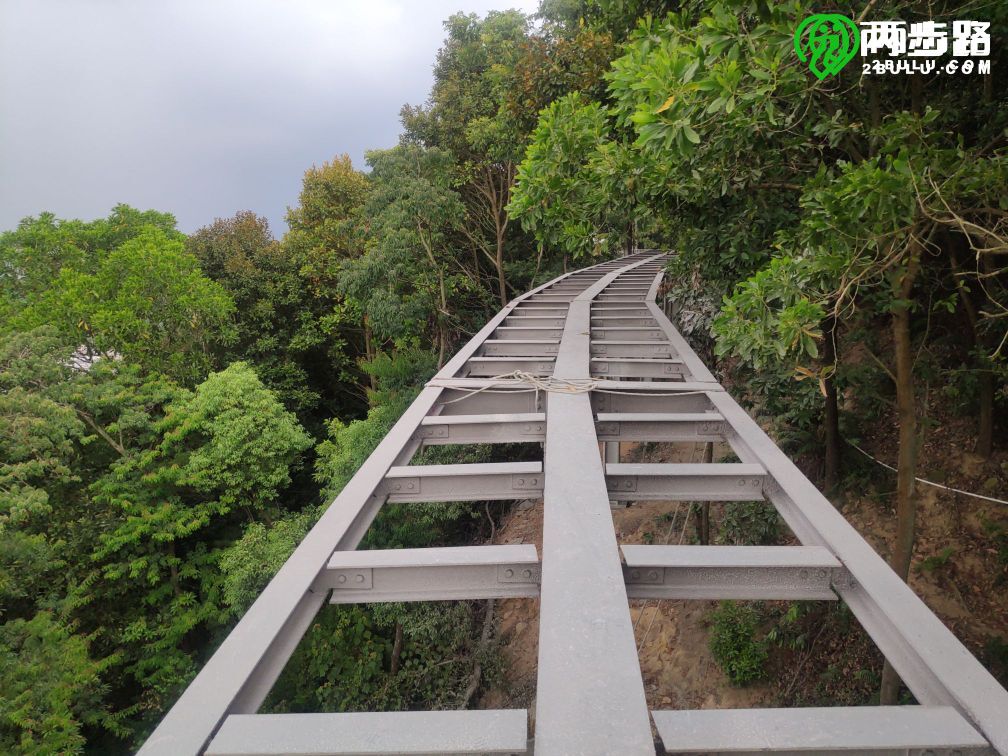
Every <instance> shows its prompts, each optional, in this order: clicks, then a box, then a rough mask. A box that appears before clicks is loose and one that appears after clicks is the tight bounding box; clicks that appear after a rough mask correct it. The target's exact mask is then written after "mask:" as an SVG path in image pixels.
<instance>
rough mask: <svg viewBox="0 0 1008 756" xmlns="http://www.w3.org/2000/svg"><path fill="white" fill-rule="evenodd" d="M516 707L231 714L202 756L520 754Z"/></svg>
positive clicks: (523, 718) (521, 714)
mask: <svg viewBox="0 0 1008 756" xmlns="http://www.w3.org/2000/svg"><path fill="white" fill-rule="evenodd" d="M527 718H528V715H527V713H526V712H525V711H523V710H520V709H512V710H497V711H396V712H361V713H351V714H254V715H244V716H230V717H228V718H227V721H226V722H224V726H223V727H221V729H220V732H219V733H218V734H217V736H216V737H215V738H214V739H213V742H212V743H211V744H210V747H209V748H207V750H206V753H207V756H276V754H291V755H292V756H377V754H383V755H384V754H409V756H435V755H440V754H491V753H494V754H511V753H524V752H525V745H526V740H527V728H528V725H527Z"/></svg>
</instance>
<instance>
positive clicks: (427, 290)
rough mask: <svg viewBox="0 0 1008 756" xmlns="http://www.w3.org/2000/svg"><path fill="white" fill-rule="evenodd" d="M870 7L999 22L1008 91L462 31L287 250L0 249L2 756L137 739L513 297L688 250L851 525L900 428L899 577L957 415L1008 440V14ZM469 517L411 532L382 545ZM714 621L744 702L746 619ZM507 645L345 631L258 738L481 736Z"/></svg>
mask: <svg viewBox="0 0 1008 756" xmlns="http://www.w3.org/2000/svg"><path fill="white" fill-rule="evenodd" d="M867 8H870V13H871V17H872V18H881V19H896V18H898V19H905V20H907V21H914V20H919V19H924V18H928V17H933V18H935V19H940V20H949V21H950V20H952V19H957V18H980V19H985V20H990V21H991V22H992V25H991V28H992V31H993V32H994V37H993V40H992V45H991V48H992V58H993V63H992V69H993V70H994V72H995V73H994V75H993V76H990V75H989V76H930V77H929V76H919V75H917V76H900V75H892V76H877V77H863V78H861V77H859V76H858V74H859V69H858V68H857V67H856V66H850V67H848V69H847V70H846V71H845V72H844V73H843V74H841V75H840V76H838V77H835V78H829V79H826V80H825V81H820V80H818V79H816V78H815V77H813V76H812V75H811V74H810V73H809V71H808V69H807V67H805V66H803V65H802V64H800V62H799V61H798V60H797V59H796V57H795V55H794V51H793V49H792V34H793V31H794V28H795V26H796V25H797V24H798V23H799V22H800V21H801V20H802V19H803V18H804V17H805V16H807V15H808V14H809V13H811V12H814V10H815V9H814V8H811V7H810V6H808V5H806V4H804V3H802V2H797V1H794V0H791V1H789V2H784V3H777V4H772V5H771V4H767V3H764V2H762V1H757V2H743V1H736V0H727V1H725V2H716V3H715V2H703V1H702V0H698V1H697V2H687V3H682V4H679V3H667V4H666V3H661V2H652V1H649V0H623V1H621V2H617V1H615V0H597V1H595V2H585V3H577V2H565V1H564V0H546V2H544V3H543V7H542V9H541V13H540V16H538V17H536V18H534V19H532V18H527V17H525V16H523V15H522V14H520V13H518V12H515V11H506V12H494V13H490V14H489V15H488V16H487V17H486V18H482V19H481V18H478V17H476V16H467V15H463V14H459V15H456V16H453V17H452V18H450V19H449V20H448V21H447V22H446V24H445V27H446V31H447V39H446V40H445V43H444V46H443V48H442V49H441V51H440V52H439V53H438V56H437V60H436V63H435V67H434V72H435V83H434V87H433V89H432V91H431V93H430V97H429V99H428V100H427V102H425V103H424V104H422V105H418V106H409V105H407V106H405V107H404V108H403V110H402V113H401V117H402V124H403V134H402V138H401V143H400V144H399V145H398V146H396V147H394V148H392V149H387V150H375V151H372V152H369V153H368V154H367V163H368V168H369V171H368V172H366V173H365V172H362V171H361V170H358V169H357V168H355V167H354V166H352V165H351V163H350V160H349V158H347V157H346V156H343V157H336V158H335V159H334V160H332V161H331V162H328V163H325V164H323V165H322V166H313V167H311V168H310V169H308V170H307V172H306V173H305V175H304V183H303V190H302V192H301V195H300V198H299V201H298V204H297V206H296V207H294V208H291V209H290V211H289V213H288V218H287V220H288V225H289V231H287V233H286V234H284V236H283V238H282V239H279V240H278V239H276V238H274V236H273V235H272V233H271V231H270V229H269V228H268V227H267V224H266V222H265V221H264V220H263V219H262V218H259V217H257V216H256V215H255V213H254V212H243V213H239V214H238V215H236V216H235V217H234V218H230V219H223V220H221V219H218V220H215V221H214V222H213V223H210V224H209V225H207V226H206V227H204V228H202V229H200V230H199V231H197V232H196V233H194V234H192V235H189V236H185V235H183V234H182V233H180V232H179V231H178V230H177V229H176V227H175V221H174V219H173V218H172V216H171V215H169V214H167V213H161V212H154V211H146V212H141V211H138V210H135V209H133V208H131V207H128V206H125V205H121V206H118V207H116V208H114V209H113V210H112V212H111V214H110V215H109V216H108V217H107V218H103V219H99V220H95V221H91V222H84V221H78V220H60V219H57V218H55V217H53V216H52V215H51V214H48V213H42V214H40V215H39V216H37V217H31V218H26V219H24V220H23V221H22V222H21V224H20V225H19V226H18V228H17V229H15V230H12V231H8V232H5V233H4V234H3V235H2V236H0V404H2V411H0V418H2V421H0V611H2V614H0V621H2V625H0V750H2V751H4V752H25V753H54V752H61V753H63V752H76V751H82V750H91V751H95V752H103V753H104V752H114V751H120V750H127V749H129V748H130V747H132V746H135V745H136V744H137V743H138V742H140V741H142V739H143V737H144V736H145V734H146V733H147V732H149V731H150V729H151V728H152V726H153V725H154V724H155V723H156V722H157V720H158V718H159V717H160V715H161V714H162V713H163V712H164V711H165V710H166V708H167V707H168V706H169V705H170V704H171V702H172V701H173V700H174V699H175V698H176V697H177V696H178V694H179V693H180V692H181V690H182V689H183V688H184V687H185V685H186V684H187V682H188V681H189V680H190V679H191V678H192V676H193V675H194V674H195V672H196V670H197V669H198V668H199V667H200V665H201V663H202V662H203V661H204V660H205V659H206V658H207V656H208V655H209V653H211V651H212V649H213V648H214V647H215V645H216V643H217V642H218V641H219V639H220V638H221V637H222V636H223V635H224V634H225V633H226V632H227V630H228V629H229V627H231V626H232V625H233V623H234V622H235V620H236V618H237V617H239V616H240V615H241V613H242V612H243V611H244V609H245V608H247V606H248V605H249V604H250V602H251V601H252V600H253V598H254V597H255V596H256V595H257V593H258V591H259V590H260V589H261V587H262V586H263V585H264V584H265V583H266V582H267V581H268V580H269V578H270V577H271V576H272V574H273V573H274V572H275V571H276V569H277V568H278V567H279V566H280V564H282V563H283V561H284V559H286V557H287V556H288V554H289V553H290V552H291V550H292V549H293V548H294V547H295V545H296V544H297V543H298V541H299V539H300V538H301V537H302V536H303V535H304V534H305V533H306V532H307V530H308V529H309V528H310V527H311V525H312V523H313V522H314V521H315V520H316V519H317V517H318V515H319V513H320V511H321V510H322V508H323V507H324V506H325V505H326V503H327V502H328V501H330V500H331V499H332V497H333V495H334V494H335V493H336V492H338V491H339V489H340V488H341V487H342V486H343V485H344V484H345V483H346V481H347V480H349V478H350V477H351V476H352V474H353V472H354V471H355V470H356V468H357V466H358V465H359V464H360V462H361V461H362V460H363V459H365V458H366V456H367V454H368V453H369V451H370V449H371V448H373V446H374V445H375V444H376V443H377V442H378V440H379V439H380V438H381V436H382V435H383V433H384V432H385V430H386V429H387V428H388V427H390V426H391V424H392V423H393V422H394V421H395V420H396V418H397V417H398V416H399V414H400V413H401V411H402V410H403V408H404V407H405V406H406V405H407V404H408V402H409V401H410V400H411V398H412V397H413V395H414V394H415V391H416V387H417V386H418V385H419V383H420V382H422V381H423V380H424V379H425V378H427V377H429V376H430V375H431V374H432V373H433V371H434V370H435V369H436V366H437V365H439V364H442V363H443V362H444V361H445V360H446V359H447V357H448V356H449V355H450V354H451V353H452V351H453V350H454V349H455V348H456V347H457V346H458V344H459V343H460V342H461V341H463V340H464V339H466V338H467V336H468V334H470V333H472V332H473V331H474V330H475V329H476V328H477V327H478V326H479V325H480V324H481V323H482V322H483V321H484V320H485V319H486V317H487V315H488V314H489V313H491V312H493V311H494V310H496V309H497V308H498V307H499V306H500V304H501V303H502V302H506V301H507V300H508V299H510V298H511V297H512V296H513V295H514V294H515V293H518V292H521V291H523V290H524V289H526V288H527V287H529V286H531V285H532V284H534V283H536V282H542V281H543V280H545V279H546V278H547V277H548V276H550V275H552V274H554V273H555V272H557V271H559V270H561V269H563V268H564V267H565V266H567V265H568V264H570V263H571V262H572V261H573V260H574V259H575V258H578V263H577V264H579V265H580V264H582V263H586V262H590V260H589V259H586V258H593V257H598V256H605V255H615V254H619V253H620V252H621V251H622V250H624V249H628V248H632V247H633V246H635V245H636V246H655V247H663V248H672V249H675V250H677V251H678V252H679V254H678V256H677V257H676V258H675V260H674V261H673V262H672V263H671V275H670V280H671V294H672V296H673V298H674V299H675V301H676V302H677V303H679V307H680V310H679V314H678V320H679V325H680V326H681V328H682V330H683V331H684V332H685V333H686V335H687V336H688V337H689V338H690V339H691V340H692V341H693V343H694V345H695V346H696V347H697V348H698V349H700V350H701V351H705V352H706V353H707V354H708V356H709V357H710V358H711V361H712V363H713V360H714V357H715V356H721V357H724V358H725V359H724V360H722V361H721V364H720V368H721V370H722V371H723V372H724V373H725V374H726V375H728V376H729V377H730V378H731V380H732V381H733V382H734V385H735V387H736V388H737V389H738V393H740V394H743V395H744V396H746V397H747V398H748V401H749V402H750V403H751V404H752V405H753V406H754V409H755V410H756V411H757V412H759V413H760V414H761V416H764V417H768V418H773V420H772V422H771V423H770V424H769V426H770V430H771V431H772V432H774V433H775V434H776V435H777V437H778V438H779V439H780V440H781V442H782V443H783V444H785V445H786V446H787V448H789V450H791V451H793V452H794V453H796V454H799V455H804V458H806V459H808V460H811V461H812V462H811V464H810V465H809V469H810V470H812V471H813V474H815V475H817V476H819V477H820V479H821V480H822V482H823V485H824V486H825V487H826V488H827V489H828V490H830V491H831V492H833V493H835V494H837V496H838V498H840V497H841V495H842V493H843V489H844V485H845V484H844V481H845V476H846V475H850V474H854V473H856V471H857V469H858V468H859V466H862V465H863V464H865V463H864V462H862V461H861V460H860V457H859V455H858V454H857V452H856V451H853V452H852V450H851V448H852V447H850V446H849V445H848V442H849V441H854V442H858V441H860V440H861V439H863V438H864V437H865V436H867V435H871V434H876V433H878V426H879V423H880V419H881V420H883V421H884V422H885V423H888V422H890V421H891V422H892V430H891V432H890V431H889V428H888V426H887V427H886V430H885V431H883V436H884V438H883V441H884V442H885V443H887V444H888V445H889V446H890V447H892V448H894V449H897V453H896V454H891V455H888V459H889V461H891V462H896V463H897V464H898V467H899V475H898V491H897V492H896V499H895V502H896V506H895V509H896V510H897V511H896V517H895V520H894V521H893V523H892V526H893V530H894V532H896V534H897V538H896V539H895V547H894V549H893V552H892V554H891V562H892V564H893V567H894V569H896V570H897V571H898V572H900V573H901V574H902V575H903V576H904V577H905V576H906V575H907V571H908V569H909V565H910V559H911V554H912V552H913V543H914V517H915V490H914V477H915V474H916V472H915V471H916V464H917V459H916V457H917V450H918V449H919V447H920V443H921V439H922V436H923V434H924V433H926V432H927V431H928V429H929V428H930V427H932V425H933V423H934V422H935V421H934V419H933V417H934V415H935V410H934V407H935V406H936V405H941V406H942V408H943V411H945V412H955V413H958V414H960V415H963V416H970V417H974V418H975V433H974V441H975V446H976V450H977V452H978V453H979V454H980V455H982V456H984V457H990V456H991V455H992V454H996V453H997V452H998V451H999V450H998V448H997V447H998V444H997V441H998V432H999V431H1002V432H1003V430H1004V428H1003V425H1002V426H1000V427H999V426H998V418H999V417H1002V418H1003V416H1004V409H1005V407H1006V405H1008V394H1006V379H1008V370H1006V362H1005V357H1006V352H1008V343H1006V339H1008V294H1006V290H1005V282H1006V273H1005V269H1004V261H1005V260H1006V259H1008V257H1006V256H1008V137H1006V134H1008V131H1006V128H1008V107H1006V86H1008V79H1006V78H1005V77H1004V76H1000V77H999V75H998V72H1000V71H1002V70H1003V69H1004V67H1005V66H1006V65H1008V59H1006V55H1005V52H1004V51H1005V50H1006V49H1008V48H1006V46H1005V44H1004V41H1005V40H1004V39H1002V38H998V36H997V30H998V29H1003V28H1004V24H1005V22H1006V21H1008V7H1006V6H1004V5H1003V4H997V3H993V2H991V3H987V4H983V3H981V4H976V3H971V4H968V5H966V4H962V6H961V7H960V6H959V5H957V4H956V3H954V2H950V3H938V4H937V5H934V4H932V5H928V6H926V7H925V6H921V5H918V4H910V3H900V2H878V3H875V2H873V3H869V4H867ZM859 12H860V11H859V10H856V13H859ZM856 13H855V15H856ZM338 148H339V145H334V149H337V150H338ZM943 416H944V415H943ZM1002 422H1003V420H1002ZM845 439H846V440H845ZM472 453H473V454H477V455H480V458H489V456H488V455H490V454H492V451H491V450H487V449H476V450H474V451H473V452H472ZM454 461H461V460H457V459H455V460H454ZM997 475H1000V476H1001V477H1000V478H998V479H997V480H995V488H997V486H998V485H1001V486H1002V490H1003V483H1004V477H1005V476H1006V475H1008V472H1005V471H1002V472H1001V473H997ZM998 481H1000V483H999V482H998ZM481 515H482V509H481V508H473V507H469V506H461V505H449V506H424V507H410V508H408V509H405V508H396V507H391V508H390V509H389V511H388V512H386V513H383V515H382V516H381V517H380V518H379V520H378V521H377V522H376V524H375V526H374V527H373V528H372V530H371V531H370V532H369V534H368V537H367V544H368V545H371V546H416V545H427V544H433V543H445V542H456V541H460V540H465V539H467V538H472V537H474V536H475V534H476V533H477V531H478V530H479V529H480V528H482V527H484V524H483V520H482V519H481ZM997 527H1002V529H1001V530H1000V531H999V530H997ZM1006 529H1008V526H998V524H997V523H995V527H994V529H993V530H992V531H991V532H992V533H993V534H994V535H992V538H996V537H998V534H999V533H1000V534H1002V536H1001V537H1002V541H1001V543H1002V545H1001V548H1002V549H1003V551H1002V554H1003V556H1002V560H1003V562H1002V563H1003V564H1006V565H1008V537H1004V536H1003V534H1004V533H1005V532H1008V530H1006ZM719 616H720V617H721V618H723V619H724V620H725V621H724V622H722V623H721V624H720V625H719V627H720V628H721V629H722V630H723V632H722V630H719V631H718V632H719V634H718V636H717V638H716V643H717V644H718V648H719V649H721V652H722V653H723V656H724V658H725V659H728V660H730V661H729V662H726V664H730V667H731V670H732V671H731V674H732V676H733V677H734V678H735V679H737V680H739V681H743V680H746V679H751V678H752V676H754V675H756V674H757V673H758V667H759V664H760V663H761V661H762V659H763V657H765V654H766V652H765V650H764V649H763V648H762V647H760V646H759V645H758V644H757V645H755V646H753V645H751V642H752V638H753V632H752V630H753V627H754V626H755V624H756V623H757V617H756V615H755V614H753V612H752V611H750V610H748V609H738V608H730V607H728V608H724V609H722V610H721V613H720V615H719ZM728 620H730V622H729V621H728ZM482 621H483V618H482V617H481V616H480V610H479V608H478V607H475V606H470V605H467V604H460V605H458V606H455V607H454V608H452V609H450V610H447V611H443V610H441V609H440V608H439V609H437V610H432V609H430V608H429V607H423V606H409V607H407V606H399V605H392V606H387V607H383V608H381V609H375V608H369V607H351V608H339V609H336V608H327V609H325V610H324V611H323V612H322V613H320V615H319V617H318V619H317V621H316V623H315V624H314V626H313V627H312V628H311V629H310V630H309V632H308V634H307V636H306V638H305V641H304V642H303V643H302V645H301V647H300V648H299V649H298V651H297V653H296V654H295V656H294V657H293V659H292V660H291V663H290V664H289V665H288V669H287V672H286V673H285V675H284V676H283V678H282V679H281V681H280V682H279V683H278V685H277V687H276V689H275V690H274V691H273V693H272V695H271V698H270V700H269V702H268V705H269V706H271V707H272V708H273V709H274V710H277V711H299V710H307V709H316V710H324V709H331V710H332V709H360V708H396V707H407V706H410V705H420V704H422V705H424V706H428V707H429V706H435V707H436V706H441V707H455V706H464V705H466V704H467V703H468V700H469V698H470V697H471V696H472V693H473V691H472V682H473V677H472V674H473V667H474V657H478V656H479V654H482V653H484V652H485V649H484V648H483V647H482V645H481V644H480V643H479V636H480V631H479V626H480V624H481V622H482ZM747 643H750V645H749V646H746V644H747ZM484 666H485V667H486V668H487V669H489V668H490V667H491V666H492V665H484ZM477 681H478V679H477ZM897 685H898V681H897V680H895V679H894V677H893V676H892V674H891V673H887V675H886V676H885V680H884V686H885V687H884V690H883V698H884V699H886V700H895V696H896V690H897Z"/></svg>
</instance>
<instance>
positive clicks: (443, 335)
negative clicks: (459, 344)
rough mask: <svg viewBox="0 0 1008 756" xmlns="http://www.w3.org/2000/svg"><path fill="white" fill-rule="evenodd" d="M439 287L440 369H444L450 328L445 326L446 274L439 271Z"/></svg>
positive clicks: (446, 310) (446, 309) (446, 301)
mask: <svg viewBox="0 0 1008 756" xmlns="http://www.w3.org/2000/svg"><path fill="white" fill-rule="evenodd" d="M438 286H439V287H440V292H441V311H440V312H439V313H438V336H439V340H440V342H441V349H440V352H439V354H438V363H437V364H438V368H442V367H444V362H445V353H446V352H447V351H448V327H447V325H446V324H445V316H446V315H447V313H448V297H447V295H446V294H445V284H444V274H443V273H442V272H441V271H440V270H439V271H438Z"/></svg>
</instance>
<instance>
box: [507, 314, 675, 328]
mask: <svg viewBox="0 0 1008 756" xmlns="http://www.w3.org/2000/svg"><path fill="white" fill-rule="evenodd" d="M509 325H510V324H509ZM591 326H592V328H606V327H608V326H641V327H644V328H647V327H655V328H657V327H658V323H657V321H656V320H655V319H654V317H653V316H651V315H647V316H642V317H634V316H626V315H595V314H592V317H591Z"/></svg>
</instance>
